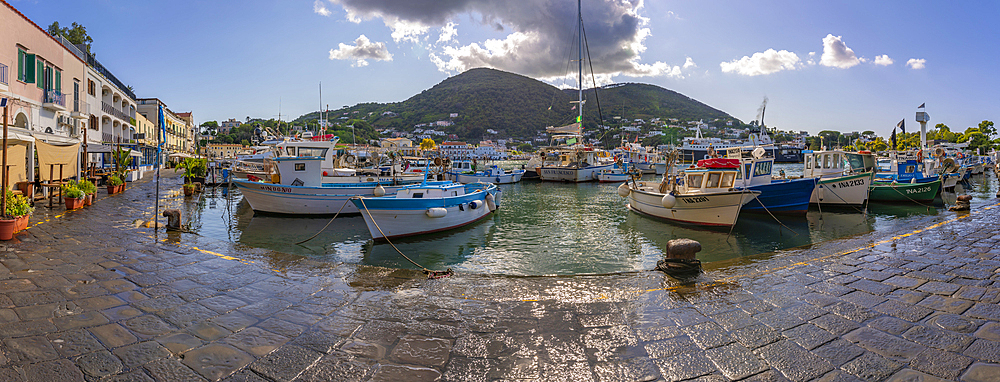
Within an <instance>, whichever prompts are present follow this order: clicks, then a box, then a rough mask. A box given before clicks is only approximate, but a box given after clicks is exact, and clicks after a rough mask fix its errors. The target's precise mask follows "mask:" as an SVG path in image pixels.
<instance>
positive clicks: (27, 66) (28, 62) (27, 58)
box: [24, 53, 35, 84]
mask: <svg viewBox="0 0 1000 382" xmlns="http://www.w3.org/2000/svg"><path fill="white" fill-rule="evenodd" d="M24 82H27V83H29V84H30V83H33V82H35V55H34V54H27V53H25V55H24Z"/></svg>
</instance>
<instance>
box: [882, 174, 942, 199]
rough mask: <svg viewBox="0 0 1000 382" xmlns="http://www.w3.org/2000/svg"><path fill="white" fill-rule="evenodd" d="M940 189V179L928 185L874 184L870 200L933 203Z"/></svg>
mask: <svg viewBox="0 0 1000 382" xmlns="http://www.w3.org/2000/svg"><path fill="white" fill-rule="evenodd" d="M940 188H941V180H940V179H939V180H935V181H933V182H927V183H896V184H891V183H874V184H872V187H871V191H870V193H869V195H868V198H869V199H870V200H871V201H873V202H893V203H909V202H932V201H934V197H935V196H937V193H938V191H939V190H940Z"/></svg>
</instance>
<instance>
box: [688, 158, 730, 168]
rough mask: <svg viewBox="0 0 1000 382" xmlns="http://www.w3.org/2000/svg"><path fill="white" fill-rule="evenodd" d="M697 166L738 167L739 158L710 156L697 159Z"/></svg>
mask: <svg viewBox="0 0 1000 382" xmlns="http://www.w3.org/2000/svg"><path fill="white" fill-rule="evenodd" d="M698 167H703V168H740V160H739V159H726V158H711V159H702V160H699V161H698Z"/></svg>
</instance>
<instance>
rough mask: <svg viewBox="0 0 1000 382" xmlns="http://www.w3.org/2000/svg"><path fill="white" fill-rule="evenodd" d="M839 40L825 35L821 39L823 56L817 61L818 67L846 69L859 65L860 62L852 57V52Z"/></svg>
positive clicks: (836, 37)
mask: <svg viewBox="0 0 1000 382" xmlns="http://www.w3.org/2000/svg"><path fill="white" fill-rule="evenodd" d="M840 38H841V37H840V36H834V35H832V34H827V35H826V37H824V38H823V56H822V57H821V58H820V60H819V63H820V65H823V66H829V67H834V68H840V69H847V68H850V67H852V66H855V65H857V64H859V63H861V60H860V59H858V57H857V56H855V55H854V51H853V50H851V48H848V47H847V44H844V42H843V41H841V39H840Z"/></svg>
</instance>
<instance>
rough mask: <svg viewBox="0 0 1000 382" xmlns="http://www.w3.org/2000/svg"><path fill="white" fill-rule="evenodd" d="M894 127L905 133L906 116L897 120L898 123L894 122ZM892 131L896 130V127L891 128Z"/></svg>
mask: <svg viewBox="0 0 1000 382" xmlns="http://www.w3.org/2000/svg"><path fill="white" fill-rule="evenodd" d="M896 127H898V128H899V129H900V130H902V131H903V134H906V118H903V120H902V121H899V123H897V124H896ZM892 131H896V129H892Z"/></svg>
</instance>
